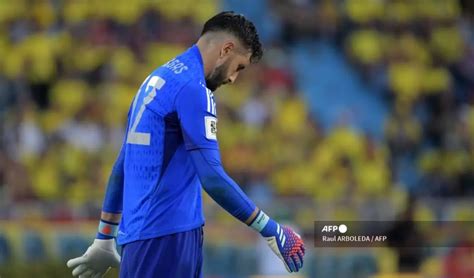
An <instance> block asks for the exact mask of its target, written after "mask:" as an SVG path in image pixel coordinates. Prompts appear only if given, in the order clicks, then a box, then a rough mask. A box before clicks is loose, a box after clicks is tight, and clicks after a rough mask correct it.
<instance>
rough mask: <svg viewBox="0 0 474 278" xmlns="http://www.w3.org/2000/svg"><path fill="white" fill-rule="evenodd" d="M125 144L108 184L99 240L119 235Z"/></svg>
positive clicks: (101, 216)
mask: <svg viewBox="0 0 474 278" xmlns="http://www.w3.org/2000/svg"><path fill="white" fill-rule="evenodd" d="M125 136H126V135H125ZM125 144H126V143H125V142H124V144H123V146H122V148H121V150H120V153H119V155H118V157H117V160H116V161H115V163H114V166H113V168H112V172H111V174H110V177H109V182H108V183H107V189H106V191H105V197H104V202H103V204H102V213H101V215H100V223H99V229H98V230H99V231H98V233H97V238H98V239H111V238H114V237H116V235H117V230H118V223H119V222H120V219H121V217H122V207H123V183H124V168H123V167H124V161H125Z"/></svg>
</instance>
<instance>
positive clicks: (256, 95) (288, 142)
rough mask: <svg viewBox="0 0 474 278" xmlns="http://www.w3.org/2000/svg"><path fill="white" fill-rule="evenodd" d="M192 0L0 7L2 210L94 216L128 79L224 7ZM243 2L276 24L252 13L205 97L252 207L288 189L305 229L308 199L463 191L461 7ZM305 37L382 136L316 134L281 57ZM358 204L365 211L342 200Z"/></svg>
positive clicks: (449, 1) (471, 35)
mask: <svg viewBox="0 0 474 278" xmlns="http://www.w3.org/2000/svg"><path fill="white" fill-rule="evenodd" d="M194 2H196V1H191V0H181V1H164V0H160V1H144V0H142V1H140V0H133V1H132V0H116V1H27V0H18V1H0V57H1V58H0V126H1V127H0V219H50V220H68V219H97V216H98V212H99V210H100V207H101V202H102V198H103V194H104V190H105V184H106V182H107V179H108V175H109V173H110V169H111V167H112V164H113V162H114V160H115V158H116V155H117V152H118V150H119V148H120V145H121V143H122V140H123V132H124V129H125V127H124V125H125V121H126V115H127V111H128V108H129V105H130V102H131V100H132V98H133V96H134V95H135V93H136V91H137V89H138V87H139V85H140V84H141V83H142V81H143V79H144V78H145V77H146V76H147V75H148V74H149V72H151V71H152V70H153V69H154V68H156V67H157V66H159V65H161V64H163V63H165V62H167V61H168V60H170V59H171V58H172V57H174V56H175V55H177V54H179V53H181V52H182V51H184V50H185V49H186V48H187V47H189V46H191V45H192V44H193V43H194V42H195V41H196V40H197V37H198V35H199V33H200V31H201V28H202V24H203V23H204V22H205V21H206V20H207V19H208V18H209V17H210V16H212V15H213V14H215V13H217V12H218V11H219V10H221V8H220V7H221V4H222V3H220V1H218V0H199V1H198V2H199V4H198V5H196V4H195V3H194ZM223 2H224V3H225V5H224V6H226V5H227V6H231V7H232V3H233V2H235V1H231V0H228V1H223ZM237 2H239V1H237ZM244 2H245V3H247V4H245V5H247V6H248V7H250V8H249V9H250V10H252V7H253V6H255V7H257V6H262V5H264V9H265V11H266V16H269V17H268V18H269V19H271V20H272V22H271V24H269V23H266V22H265V20H266V18H267V17H262V18H264V19H262V18H258V17H256V16H255V15H253V16H254V17H253V18H252V16H250V17H251V18H252V19H255V21H256V23H257V28H258V29H259V30H261V33H262V34H261V37H262V38H263V39H264V45H265V48H266V52H265V55H264V59H263V61H262V62H261V63H260V64H258V65H254V66H251V67H249V69H246V70H245V71H244V72H243V74H241V76H240V77H239V80H238V81H237V84H235V85H232V86H224V87H222V88H221V89H219V91H218V92H217V93H216V95H215V97H216V99H217V102H218V106H217V107H218V108H217V113H218V117H219V131H218V139H219V145H220V148H221V152H222V158H223V161H224V165H225V167H226V170H227V171H228V172H229V174H230V175H231V176H232V177H234V178H235V179H236V180H237V181H238V182H239V184H240V185H241V186H242V187H243V188H244V190H245V191H246V192H247V193H249V194H250V195H251V197H252V198H254V199H255V200H256V201H257V203H258V204H259V205H260V206H262V207H265V206H269V207H270V206H271V204H272V203H274V202H275V201H278V200H288V199H291V198H295V199H291V200H298V201H297V202H292V203H291V206H290V207H291V209H290V208H289V207H287V208H286V209H285V208H281V207H280V208H278V210H276V211H277V213H278V214H280V216H281V217H283V218H284V217H288V218H290V217H289V216H291V219H293V220H294V221H295V222H296V223H297V224H298V225H299V226H300V227H302V228H303V229H304V230H306V231H307V232H308V233H310V232H311V229H312V227H313V226H312V225H313V223H312V221H313V220H314V219H315V217H319V216H321V215H322V214H323V213H326V212H327V211H324V210H315V209H314V205H319V204H332V206H333V208H334V207H337V208H338V209H337V210H336V211H335V212H333V213H332V214H329V216H331V217H339V218H344V219H358V218H360V217H371V216H376V215H377V214H378V213H380V211H378V210H374V209H373V208H374V207H373V206H372V205H374V202H375V201H376V200H378V199H383V198H386V199H389V200H390V201H391V202H390V203H391V204H393V206H394V207H395V209H394V210H392V208H393V207H390V206H388V203H384V201H382V205H381V206H378V207H384V206H388V207H387V209H388V210H389V211H390V213H391V215H393V214H394V213H395V214H396V213H401V212H402V211H404V210H405V209H406V208H407V207H408V205H407V204H408V200H409V199H410V198H409V197H408V196H411V199H413V198H414V199H416V198H420V197H427V196H431V197H446V196H449V197H455V198H456V197H464V196H471V197H472V196H474V186H473V184H474V27H473V14H472V4H469V1H456V0H443V1H436V0H416V1H415V0H413V1H371V0H346V1H342V0H341V1H337V0H320V1H310V0H300V1H277V0H268V1H242V5H244ZM262 3H264V4H262ZM234 4H235V3H234ZM239 4H240V2H239ZM469 5H471V11H470V12H466V10H468V6H469ZM191 6H192V7H193V8H192V9H190V8H189V7H191ZM308 39H311V40H325V41H330V42H331V43H333V44H334V45H335V47H336V48H337V49H338V51H340V52H341V53H343V55H344V56H345V57H346V59H347V61H349V62H350V64H351V66H352V67H353V68H354V69H355V71H354V72H355V73H356V74H357V75H358V77H359V78H361V79H362V80H363V81H364V82H365V83H366V84H368V85H369V86H370V87H371V88H374V89H375V91H376V92H378V94H379V95H377V96H374V97H381V98H383V100H384V105H386V106H387V107H388V110H389V111H390V113H389V115H388V117H387V118H386V121H385V124H384V127H381V128H383V129H384V138H383V139H382V140H378V139H375V138H373V137H372V136H370V134H364V133H361V132H360V131H357V130H355V129H353V128H351V126H350V125H345V124H341V125H338V126H335V127H333V128H332V129H330V130H329V131H323V129H322V128H320V119H318V118H317V117H315V114H314V113H312V111H310V108H309V107H310V106H309V105H308V103H307V102H306V100H305V99H304V98H303V97H302V94H301V91H300V88H301V87H300V86H299V84H298V82H297V81H296V79H295V76H294V71H293V70H292V67H291V66H290V65H291V63H292V61H291V59H292V56H291V54H290V51H289V49H291V47H292V45H293V44H294V43H295V42H297V41H300V40H308ZM314 82H318V77H317V76H315V77H314ZM341 82H344V80H342V81H341ZM400 165H402V166H403V165H405V167H401V166H400ZM400 175H401V176H407V177H408V178H402V179H401V178H400ZM407 180H408V181H409V183H410V184H402V183H403V182H402V181H405V182H406V181H407ZM374 200H375V201H374ZM205 202H206V206H207V207H209V206H213V205H214V204H212V202H210V201H209V200H208V199H207V198H206V199H205ZM304 204H309V205H307V206H305V205H304ZM361 204H362V205H363V204H368V206H366V208H367V209H368V210H365V211H370V214H365V215H363V216H361V215H360V214H358V211H357V210H353V209H352V206H351V205H361ZM339 205H341V206H339ZM379 205H380V204H379ZM299 207H300V209H298V208H299ZM464 212H465V210H464ZM468 212H469V211H468ZM219 213H220V212H218V214H219ZM417 213H418V214H416V213H415V214H416V215H418V216H419V217H422V218H423V217H428V219H431V218H429V217H431V216H432V215H434V214H435V213H436V212H433V211H429V210H426V207H425V208H421V209H419V210H418V211H417ZM214 214H215V212H211V213H210V215H212V217H214V216H215V215H214ZM463 215H470V216H472V211H471V214H469V213H468V214H463ZM212 217H211V218H212ZM216 217H217V218H218V219H219V215H218V216H216ZM225 219H227V218H226V216H223V217H222V221H225ZM308 219H309V220H308ZM471 220H472V218H471ZM328 277H329V276H328Z"/></svg>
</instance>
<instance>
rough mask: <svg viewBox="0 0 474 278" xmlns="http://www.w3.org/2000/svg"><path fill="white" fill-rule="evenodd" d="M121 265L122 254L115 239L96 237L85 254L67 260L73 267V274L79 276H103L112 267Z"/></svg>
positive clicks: (80, 277) (69, 265) (86, 277)
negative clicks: (118, 250) (119, 252)
mask: <svg viewBox="0 0 474 278" xmlns="http://www.w3.org/2000/svg"><path fill="white" fill-rule="evenodd" d="M119 265H120V256H119V254H118V252H117V249H116V248H115V240H114V239H95V240H94V243H93V244H92V245H91V246H90V247H89V248H88V249H87V251H86V252H85V253H84V255H82V256H81V257H77V258H74V259H71V260H69V261H68V262H67V266H68V267H69V268H73V271H72V275H73V276H78V277H79V278H88V277H93V278H98V277H102V276H103V275H104V274H105V273H107V271H108V270H109V269H110V267H114V268H115V267H118V266H119Z"/></svg>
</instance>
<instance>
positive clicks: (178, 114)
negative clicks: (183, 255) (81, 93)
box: [117, 46, 218, 245]
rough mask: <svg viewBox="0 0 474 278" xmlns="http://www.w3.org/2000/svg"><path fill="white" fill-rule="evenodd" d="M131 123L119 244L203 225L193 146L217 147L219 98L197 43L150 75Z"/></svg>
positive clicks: (140, 91) (130, 120)
mask: <svg viewBox="0 0 474 278" xmlns="http://www.w3.org/2000/svg"><path fill="white" fill-rule="evenodd" d="M128 123H129V125H128V132H127V136H126V143H125V145H124V166H123V168H124V182H123V211H122V220H121V222H120V227H119V231H118V236H117V241H118V243H119V244H120V245H123V244H126V243H129V242H133V241H136V240H143V239H149V238H154V237H160V236H163V235H168V234H173V233H177V232H183V231H189V230H192V229H195V228H197V227H200V226H202V225H203V224H204V216H203V212H202V199H201V182H200V181H199V179H198V176H197V173H196V170H195V167H194V164H193V162H192V161H191V157H190V155H189V153H188V150H192V149H199V148H206V149H214V150H218V142H217V138H215V137H214V138H213V135H215V132H216V123H217V116H216V109H215V102H214V100H213V96H212V93H211V92H210V91H209V90H208V89H207V88H206V86H205V78H204V68H203V63H202V58H201V54H200V52H199V49H198V47H197V46H193V47H191V48H189V49H188V50H187V51H186V52H184V53H183V54H181V55H179V56H177V57H176V58H175V59H172V60H171V61H169V62H168V63H166V64H165V65H163V66H161V67H159V68H157V69H156V70H154V71H153V72H152V73H151V74H150V75H149V76H148V77H147V78H146V80H145V81H144V82H143V84H142V85H141V87H140V89H139V90H138V92H137V95H136V96H135V99H134V102H133V104H132V107H131V109H130V112H129V119H128ZM206 124H207V125H206ZM213 132H214V133H213Z"/></svg>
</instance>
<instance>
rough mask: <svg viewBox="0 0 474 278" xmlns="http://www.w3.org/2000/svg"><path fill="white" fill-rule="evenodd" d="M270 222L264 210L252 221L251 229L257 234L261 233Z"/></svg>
mask: <svg viewBox="0 0 474 278" xmlns="http://www.w3.org/2000/svg"><path fill="white" fill-rule="evenodd" d="M269 220H270V217H268V215H266V214H265V212H263V211H262V210H260V211H259V212H258V214H257V217H255V219H254V220H253V221H252V223H251V224H250V227H252V228H253V229H254V230H256V231H257V232H259V233H260V232H261V231H262V230H263V228H265V226H267V223H268V221H269Z"/></svg>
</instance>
